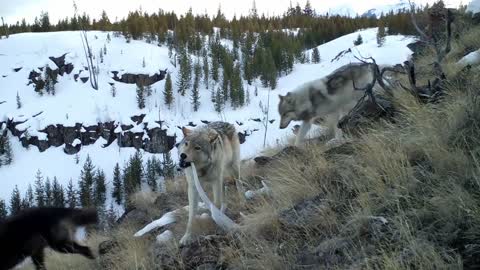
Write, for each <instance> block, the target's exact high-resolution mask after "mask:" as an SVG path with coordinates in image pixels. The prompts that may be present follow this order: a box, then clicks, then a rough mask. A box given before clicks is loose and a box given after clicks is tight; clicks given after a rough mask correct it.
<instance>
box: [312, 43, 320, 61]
mask: <svg viewBox="0 0 480 270" xmlns="http://www.w3.org/2000/svg"><path fill="white" fill-rule="evenodd" d="M312 62H313V63H314V64H318V63H320V52H319V51H318V47H315V48H313V50H312Z"/></svg>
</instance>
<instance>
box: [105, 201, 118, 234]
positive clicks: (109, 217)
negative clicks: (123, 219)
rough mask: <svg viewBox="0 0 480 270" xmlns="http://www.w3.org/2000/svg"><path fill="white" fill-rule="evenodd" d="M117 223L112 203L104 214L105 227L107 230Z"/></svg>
mask: <svg viewBox="0 0 480 270" xmlns="http://www.w3.org/2000/svg"><path fill="white" fill-rule="evenodd" d="M116 221H117V214H116V213H115V208H113V203H110V207H109V208H108V211H107V214H106V225H107V228H108V229H111V228H113V226H115V222H116Z"/></svg>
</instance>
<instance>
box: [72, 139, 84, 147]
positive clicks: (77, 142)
mask: <svg viewBox="0 0 480 270" xmlns="http://www.w3.org/2000/svg"><path fill="white" fill-rule="evenodd" d="M79 144H82V141H80V140H79V139H75V140H73V142H72V146H73V147H75V146H77V145H79Z"/></svg>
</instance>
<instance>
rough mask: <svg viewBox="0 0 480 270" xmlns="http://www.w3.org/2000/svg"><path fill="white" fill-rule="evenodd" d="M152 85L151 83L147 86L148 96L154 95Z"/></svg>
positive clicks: (146, 92)
mask: <svg viewBox="0 0 480 270" xmlns="http://www.w3.org/2000/svg"><path fill="white" fill-rule="evenodd" d="M152 92H153V90H152V86H151V85H147V86H145V94H147V97H149V96H151V95H152Z"/></svg>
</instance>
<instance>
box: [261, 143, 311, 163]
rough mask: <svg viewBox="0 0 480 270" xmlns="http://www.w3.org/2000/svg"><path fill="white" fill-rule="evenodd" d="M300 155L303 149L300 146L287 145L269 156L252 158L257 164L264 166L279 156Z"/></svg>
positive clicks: (279, 157)
mask: <svg viewBox="0 0 480 270" xmlns="http://www.w3.org/2000/svg"><path fill="white" fill-rule="evenodd" d="M301 155H303V151H302V150H301V149H300V148H298V147H296V146H287V147H285V148H283V149H282V150H281V151H280V152H278V153H277V154H275V155H273V156H271V157H267V156H259V157H256V158H254V159H253V160H254V161H255V163H256V164H257V165H260V166H265V165H267V164H269V163H270V162H272V161H274V160H279V159H281V158H284V157H288V156H294V157H299V156H301Z"/></svg>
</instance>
